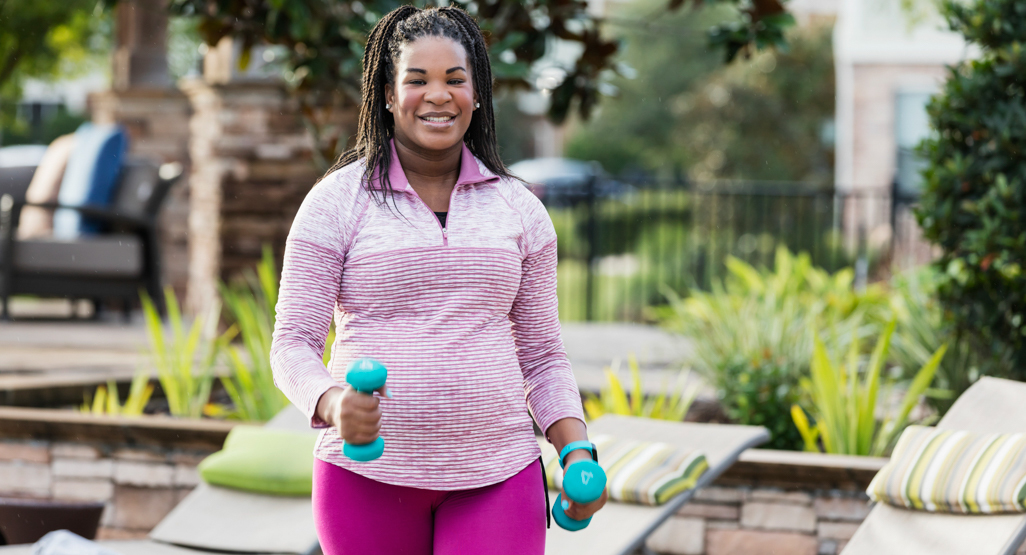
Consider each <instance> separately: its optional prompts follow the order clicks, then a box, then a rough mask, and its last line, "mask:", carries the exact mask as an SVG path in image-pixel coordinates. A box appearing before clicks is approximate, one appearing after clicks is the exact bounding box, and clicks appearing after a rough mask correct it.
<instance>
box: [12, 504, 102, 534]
mask: <svg viewBox="0 0 1026 555" xmlns="http://www.w3.org/2000/svg"><path fill="white" fill-rule="evenodd" d="M101 514H103V503H74V502H64V501H55V500H52V499H17V498H0V536H3V539H4V541H6V542H7V543H9V544H19V543H33V542H35V541H37V540H39V538H41V537H43V536H44V535H46V533H47V532H52V531H54V530H69V531H71V532H74V533H76V534H78V535H79V536H82V537H83V538H87V539H93V538H94V537H96V530H97V528H99V526H100V515H101Z"/></svg>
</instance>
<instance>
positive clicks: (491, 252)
mask: <svg viewBox="0 0 1026 555" xmlns="http://www.w3.org/2000/svg"><path fill="white" fill-rule="evenodd" d="M364 167H365V165H364V164H363V163H356V164H351V165H349V166H347V167H345V168H342V169H340V170H338V171H335V172H333V173H331V174H330V175H328V176H327V177H325V178H324V179H322V180H321V181H320V183H318V184H317V185H316V186H314V188H313V189H312V190H311V191H310V193H309V194H308V195H307V197H306V199H305V200H304V201H303V205H302V207H301V208H300V209H299V213H298V214H297V215H296V219H295V221H294V223H293V224H292V230H291V231H290V233H289V237H288V241H287V246H286V249H285V263H284V267H283V269H282V277H281V289H280V292H279V297H278V305H277V323H276V324H275V329H274V342H273V345H272V347H271V366H272V368H273V370H274V380H275V383H276V384H277V386H278V387H279V388H280V389H281V390H282V391H283V392H284V393H285V395H286V396H287V397H288V398H289V400H291V401H292V403H293V404H295V405H296V406H297V407H299V408H300V409H301V410H303V411H304V412H305V413H306V415H307V416H308V417H309V418H310V421H311V425H312V426H314V427H323V428H325V429H324V431H323V432H322V433H321V435H320V439H319V440H318V442H317V446H316V448H315V453H314V454H315V456H316V457H317V458H319V459H321V460H323V461H325V462H329V463H332V464H336V465H338V466H341V467H343V468H345V469H347V470H350V471H352V472H355V473H357V474H360V475H363V476H366V477H368V478H371V479H374V480H377V481H380V482H384V483H388V484H394V485H400V486H408V487H417V488H424V489H438V490H459V489H470V488H476V487H481V486H486V485H490V484H495V483H498V482H501V481H503V480H505V479H507V478H509V477H511V476H513V475H515V474H516V473H517V472H519V471H520V470H522V469H523V468H524V467H526V466H527V465H528V464H529V463H530V462H531V461H533V460H534V459H536V458H538V456H539V454H540V452H539V449H538V444H537V442H536V441H535V438H534V432H533V427H532V424H531V415H533V416H534V419H535V421H536V422H537V423H538V426H539V428H540V429H542V430H548V428H549V426H551V425H552V424H553V423H554V422H556V421H558V420H560V419H562V418H577V419H580V420H582V421H583V420H584V414H583V411H582V409H581V397H580V393H579V392H578V389H577V384H576V382H575V380H574V377H573V374H572V373H571V370H570V362H569V360H568V359H567V356H566V352H565V350H564V348H563V342H562V340H561V339H560V334H559V319H558V310H557V301H556V233H555V230H554V228H553V226H552V222H551V220H550V219H549V216H548V213H547V212H546V211H545V208H544V206H542V203H541V202H540V201H539V200H538V199H537V198H536V197H535V196H534V195H533V194H531V192H530V191H528V190H527V188H526V187H524V185H523V184H522V183H520V182H519V181H516V180H513V179H506V178H500V177H497V176H495V175H494V174H493V173H491V172H490V171H488V169H487V168H486V167H485V166H484V164H482V163H481V162H480V160H478V159H477V158H476V157H474V155H473V154H472V153H471V152H470V150H469V149H468V148H467V147H466V145H464V147H463V154H462V157H461V161H460V175H459V179H458V181H457V182H456V186H455V188H454V189H453V192H452V196H451V198H450V200H449V213H448V216H447V219H446V227H445V228H443V227H442V226H441V224H440V223H439V221H438V218H437V217H436V216H435V214H434V213H433V212H432V211H431V209H430V208H429V207H428V206H427V204H425V203H424V202H423V201H422V200H421V199H420V197H419V196H417V193H416V192H415V191H414V190H413V188H412V187H410V185H409V181H408V180H407V179H406V175H405V174H404V173H403V169H402V167H401V165H400V164H399V158H398V156H396V154H395V150H394V146H393V151H392V166H391V168H390V169H389V173H388V175H389V180H390V183H391V185H392V188H393V189H394V191H395V197H394V201H395V204H394V205H393V203H392V201H391V200H390V201H389V203H388V205H387V206H385V205H382V204H380V203H379V202H378V201H377V199H375V198H372V197H371V195H370V193H369V192H368V191H367V190H366V189H365V188H364V186H363V184H362V177H363V171H364ZM374 186H376V187H380V186H381V184H380V183H375V184H374ZM378 192H380V191H378ZM332 317H334V321H335V327H336V330H337V333H336V336H335V343H334V345H332V347H331V361H330V363H329V364H328V366H327V368H325V366H324V364H323V363H322V357H321V354H322V353H323V352H324V342H325V338H326V337H327V334H328V325H329V322H330V319H331V318H332ZM362 357H371V358H375V359H378V360H380V361H381V362H382V363H383V364H384V365H385V366H386V367H387V368H388V387H389V388H390V389H391V390H393V391H394V398H393V399H382V401H381V407H382V418H381V437H383V438H384V439H385V453H384V455H382V456H381V458H379V459H377V460H374V461H370V462H355V461H352V460H350V459H349V458H348V457H346V456H345V455H343V454H342V440H341V439H340V438H339V434H338V430H336V429H335V428H330V427H327V426H326V424H325V423H324V422H323V421H321V420H320V419H319V418H317V417H316V415H315V409H316V405H317V400H318V399H319V398H320V396H321V395H322V394H323V393H324V392H325V391H327V390H328V389H329V388H331V387H334V386H339V385H343V384H345V369H346V366H347V365H348V364H349V362H350V361H352V360H354V359H357V358H362ZM528 411H530V414H529V413H528Z"/></svg>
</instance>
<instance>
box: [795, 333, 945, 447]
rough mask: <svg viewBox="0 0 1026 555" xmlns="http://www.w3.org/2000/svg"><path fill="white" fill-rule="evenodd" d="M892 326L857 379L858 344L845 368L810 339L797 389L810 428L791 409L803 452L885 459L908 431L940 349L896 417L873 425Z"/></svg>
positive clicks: (941, 353)
mask: <svg viewBox="0 0 1026 555" xmlns="http://www.w3.org/2000/svg"><path fill="white" fill-rule="evenodd" d="M894 328H895V322H894V321H891V323H890V324H888V326H887V329H886V330H885V331H884V333H883V335H882V336H881V337H880V339H879V340H878V341H877V343H876V347H875V348H874V349H873V354H872V355H871V357H870V359H869V363H868V364H867V365H866V366H865V369H864V372H862V376H861V379H860V375H859V374H860V372H859V370H860V364H859V341H858V339H857V338H856V339H855V340H853V341H852V342H851V346H850V348H849V351H848V357H847V362H846V363H845V364H840V365H838V364H835V363H834V362H833V361H831V359H830V355H828V354H827V349H826V347H825V346H824V345H823V342H822V341H820V340H819V337H816V339H815V352H814V354H813V357H812V366H811V376H810V378H806V379H803V380H802V386H803V388H804V389H805V390H806V392H807V394H808V396H809V398H810V399H811V400H812V404H811V407H810V409H811V410H810V411H809V412H810V413H811V414H812V415H813V417H814V418H815V425H811V424H810V423H809V419H808V417H807V416H806V414H805V411H803V410H802V409H801V408H800V407H799V406H798V405H794V406H792V407H791V414H792V417H793V418H794V423H795V426H797V428H798V431H799V432H800V433H801V435H802V439H803V441H804V442H805V449H806V450H807V451H819V450H820V444H821V445H822V449H823V451H825V452H827V453H833V454H844V455H875V456H881V455H883V454H885V453H886V452H887V451H888V450H889V449H890V448H891V447H892V446H893V444H894V442H895V441H896V440H897V437H898V434H900V433H901V431H902V430H904V429H905V427H906V426H907V425H908V418H909V414H910V413H911V412H912V409H913V408H914V407H915V406H916V404H917V403H918V402H919V399H920V397H922V395H923V394H924V393H926V390H927V388H929V387H930V383H931V382H932V381H933V378H934V375H935V374H936V372H937V367H938V366H939V365H940V362H941V359H942V358H943V357H944V351H945V350H946V348H947V347H946V346H944V345H942V346H941V347H940V348H939V349H937V351H936V352H934V353H933V355H932V356H931V357H930V359H929V360H928V361H927V362H926V364H924V365H923V366H922V367H921V368H920V369H919V371H918V372H916V375H915V377H914V378H913V379H912V381H911V382H910V383H909V386H908V390H907V391H906V393H905V397H904V399H903V400H902V403H901V406H900V407H899V409H898V411H897V413H895V414H892V415H888V416H887V417H886V418H884V420H883V421H882V422H877V419H876V413H877V402H878V399H879V396H880V390H881V381H882V380H881V371H882V370H883V367H884V363H885V361H886V360H887V352H888V349H889V348H890V343H891V336H892V335H893V333H894Z"/></svg>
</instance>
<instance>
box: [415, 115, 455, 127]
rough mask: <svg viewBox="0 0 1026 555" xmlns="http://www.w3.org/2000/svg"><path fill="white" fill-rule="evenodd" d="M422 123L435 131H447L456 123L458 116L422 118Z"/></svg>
mask: <svg viewBox="0 0 1026 555" xmlns="http://www.w3.org/2000/svg"><path fill="white" fill-rule="evenodd" d="M420 121H422V122H424V125H427V126H428V127H431V128H434V129H446V128H449V127H452V124H453V123H455V122H456V116H420Z"/></svg>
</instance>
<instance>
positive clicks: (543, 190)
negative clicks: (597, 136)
mask: <svg viewBox="0 0 1026 555" xmlns="http://www.w3.org/2000/svg"><path fill="white" fill-rule="evenodd" d="M509 170H510V171H511V172H513V175H515V176H517V177H519V178H521V179H523V180H524V181H525V182H526V183H527V186H528V188H529V189H530V190H531V192H533V193H534V194H535V195H536V196H537V197H538V198H540V199H541V200H542V202H544V203H545V205H546V206H574V205H576V204H579V203H581V202H586V201H587V199H588V187H589V182H590V181H592V180H594V187H595V189H594V191H595V196H596V197H597V198H619V197H623V196H626V195H628V194H630V193H631V192H632V191H633V189H634V188H633V187H631V186H630V185H627V184H624V183H621V182H619V181H617V180H615V179H613V178H612V177H611V176H610V175H609V174H608V173H607V172H606V171H605V170H604V169H602V165H601V164H599V163H598V162H584V161H582V160H572V159H570V158H531V159H528V160H521V161H520V162H517V163H515V164H513V165H511V166H510V167H509Z"/></svg>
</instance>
